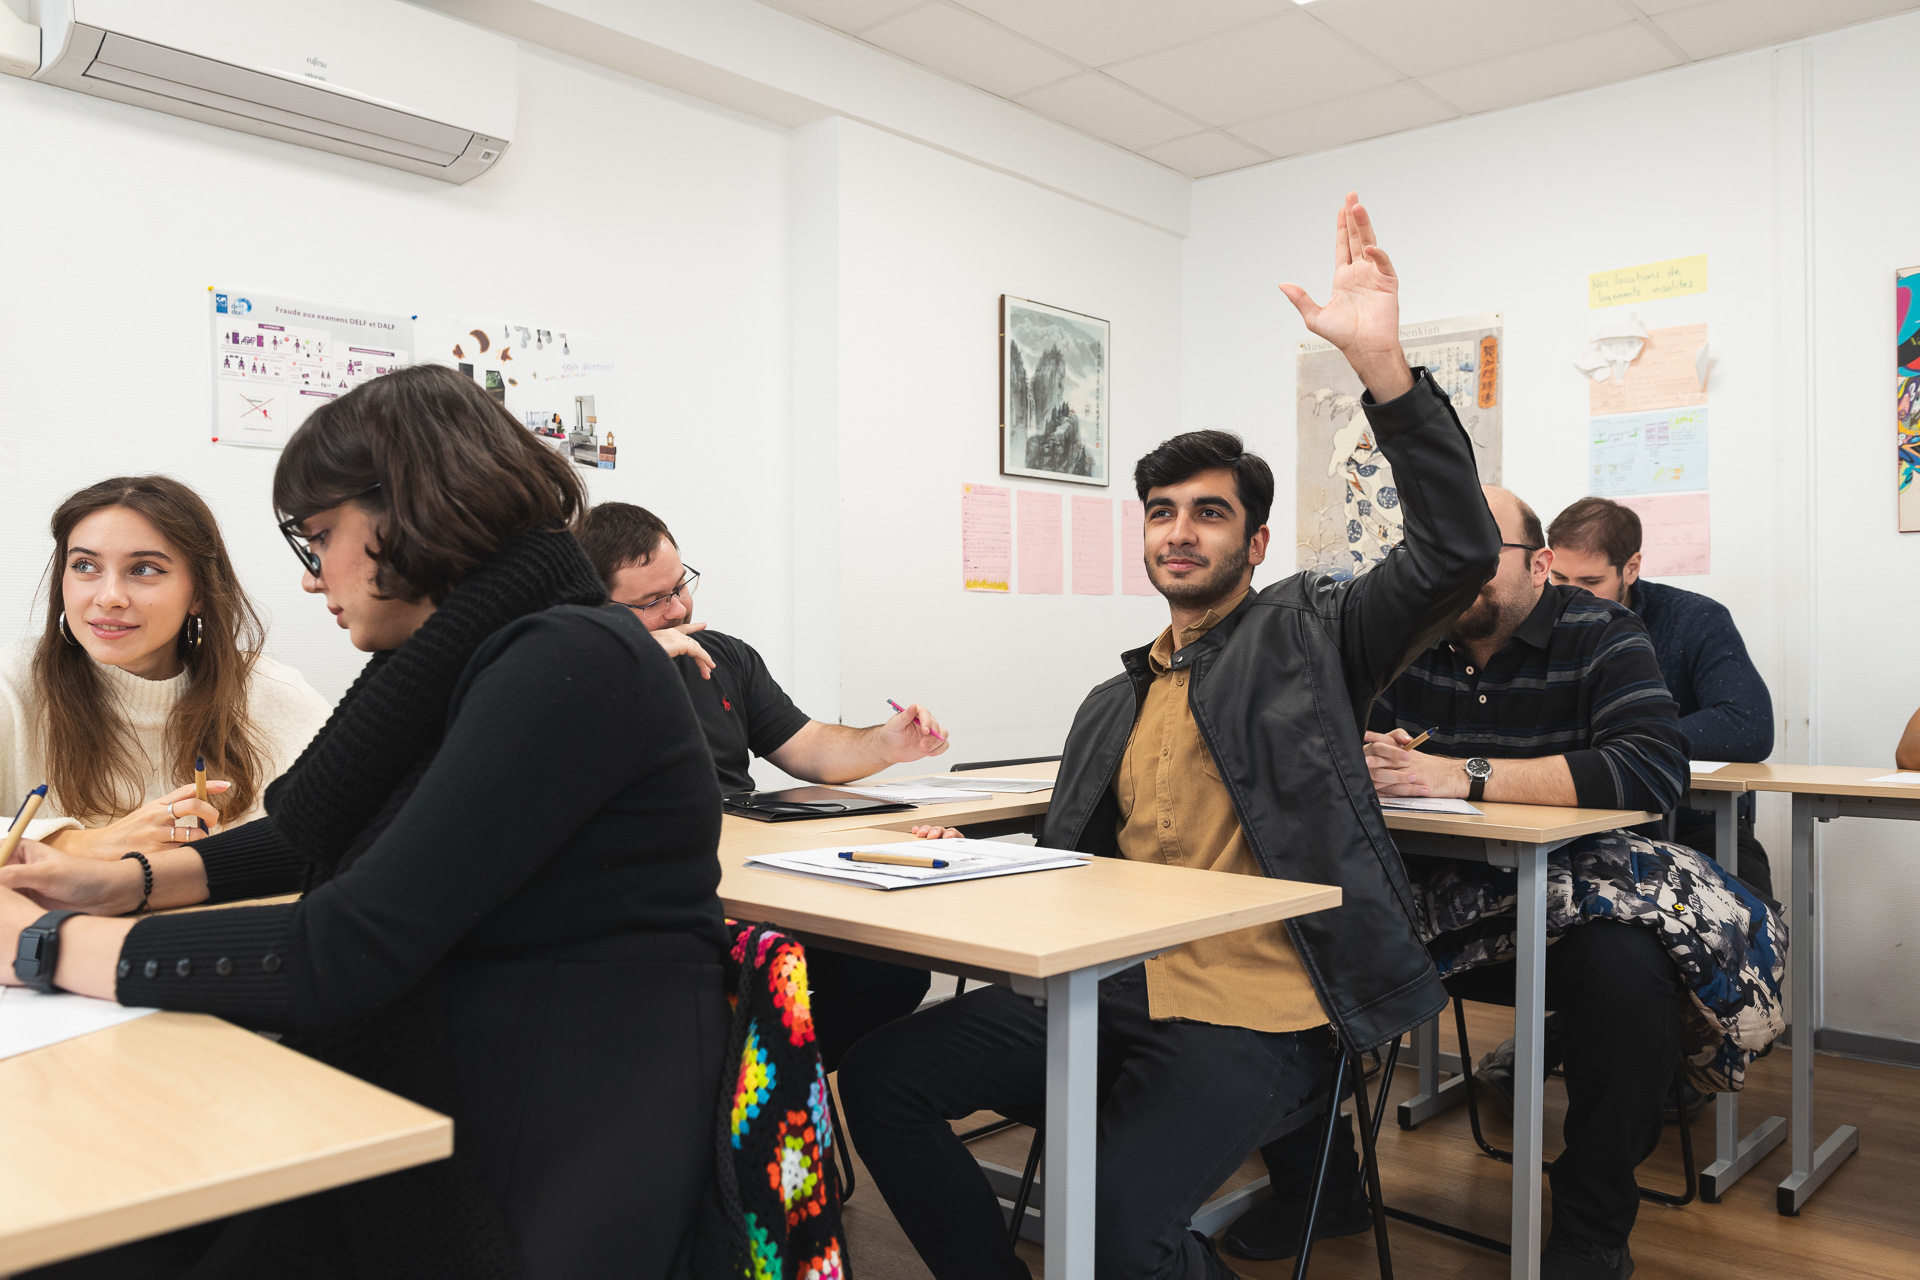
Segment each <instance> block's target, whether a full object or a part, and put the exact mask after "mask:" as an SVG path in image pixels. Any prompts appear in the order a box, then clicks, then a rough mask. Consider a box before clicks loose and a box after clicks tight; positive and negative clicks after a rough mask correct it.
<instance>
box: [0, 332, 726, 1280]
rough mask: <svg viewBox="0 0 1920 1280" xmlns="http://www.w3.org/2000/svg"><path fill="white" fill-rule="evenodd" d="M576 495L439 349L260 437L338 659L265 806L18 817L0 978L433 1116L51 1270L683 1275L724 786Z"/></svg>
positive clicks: (201, 1277)
mask: <svg viewBox="0 0 1920 1280" xmlns="http://www.w3.org/2000/svg"><path fill="white" fill-rule="evenodd" d="M585 497H586V494H585V490H584V489H583V488H582V486H581V483H580V479H579V476H578V474H577V472H576V469H575V468H574V466H573V465H572V464H571V463H570V462H568V461H567V460H566V459H565V458H562V457H560V456H559V455H558V454H556V453H554V452H553V451H552V450H550V449H548V448H547V447H546V446H545V445H543V444H541V443H540V442H539V441H538V440H536V439H535V438H534V436H533V434H532V433H531V432H529V431H528V430H527V429H526V428H525V427H524V426H522V425H521V424H520V423H519V422H518V421H516V420H515V419H514V418H513V416H512V415H510V414H509V413H507V412H506V410H505V409H504V408H503V407H501V405H500V404H499V403H498V402H496V401H495V400H493V399H492V398H491V397H489V396H488V395H487V394H486V393H485V392H484V391H482V390H481V389H480V388H479V387H478V386H477V385H475V384H474V382H473V381H472V380H471V379H469V378H463V377H461V376H460V375H459V374H457V373H454V372H453V371H452V370H450V369H444V368H440V367H438V366H431V365H422V366H417V367H414V368H408V369H401V370H399V371H397V372H395V373H390V374H387V375H386V376H384V377H380V378H375V379H373V380H372V381H370V382H367V383H364V384H363V385H361V386H359V387H356V388H354V389H353V390H352V391H349V392H348V393H347V394H345V395H343V396H341V397H340V398H339V399H338V400H333V401H330V402H329V403H327V404H326V405H324V406H322V407H321V408H320V409H318V410H316V411H315V412H314V414H313V416H312V417H310V418H308V419H307V421H306V422H305V423H304V424H303V425H302V426H301V428H300V429H299V430H298V431H296V432H295V433H294V435H293V437H292V438H291V439H290V440H288V441H287V447H286V450H285V452H283V453H282V454H281V456H280V461H279V465H278V466H277V468H276V469H275V471H274V485H273V501H274V506H275V507H276V508H277V509H278V510H279V513H280V515H281V516H282V517H283V521H284V522H283V524H282V525H281V528H282V530H283V531H284V532H285V534H286V536H287V540H288V542H290V543H291V544H292V549H293V552H294V554H295V555H296V556H297V557H298V558H299V561H300V565H301V570H302V573H303V578H302V586H303V587H304V588H305V589H306V590H307V591H309V592H311V593H313V594H315V595H317V596H321V597H323V598H324V599H325V601H326V605H327V609H328V612H330V613H331V614H333V616H334V617H335V618H336V619H337V620H338V622H339V625H340V626H341V627H342V628H344V629H345V631H346V633H347V638H348V639H349V640H350V641H351V642H352V644H353V646H354V647H355V648H357V649H359V650H361V651H362V652H364V653H367V654H369V655H370V656H369V658H368V661H367V664H366V667H365V668H364V669H363V670H362V672H361V674H360V676H359V678H358V679H356V680H355V681H354V683H353V687H352V688H351V689H349V690H348V691H347V693H346V696H345V697H344V698H342V699H341V702H340V706H339V709H338V710H337V711H335V712H334V714H333V717H332V718H331V719H330V720H329V721H328V722H327V725H326V727H325V728H324V729H322V730H321V731H320V734H319V736H317V737H316V738H315V739H314V740H313V742H312V744H311V745H309V746H308V747H307V749H306V751H305V752H304V753H303V754H302V755H301V757H300V759H299V761H298V762H296V763H295V764H294V765H293V767H292V768H291V769H289V770H288V771H287V773H286V775H285V776H284V777H282V778H280V779H279V780H278V781H276V782H275V783H274V784H273V785H272V786H271V787H269V788H268V789H267V799H266V807H267V814H266V816H265V817H264V818H262V819H260V820H259V821H258V822H251V823H248V824H247V825H245V826H243V827H239V828H236V829H234V830H230V831H225V832H222V833H220V834H218V835H215V836H212V837H210V838H208V839H206V840H200V841H195V842H194V843H192V844H188V845H182V846H180V847H179V848H176V849H172V850H168V851H164V852H162V853H159V854H157V855H154V856H153V857H152V858H150V859H149V861H150V863H151V880H148V878H147V877H146V875H145V874H143V869H142V868H140V867H138V866H136V865H135V864H134V863H132V862H97V861H89V860H86V859H81V858H73V857H67V856H65V855H63V854H61V853H59V852H57V851H54V850H49V849H47V848H46V846H44V845H40V844H22V845H21V856H20V857H19V858H16V859H15V861H14V862H13V864H12V865H10V866H6V867H0V957H4V956H7V955H13V954H18V946H19V943H20V939H21V935H22V933H23V932H25V931H32V939H31V940H30V941H31V943H32V946H33V947H34V948H37V949H35V950H33V955H34V956H35V957H36V959H35V960H34V962H33V964H32V965H30V966H26V967H23V966H22V964H20V963H16V964H15V966H14V968H13V970H12V972H10V973H5V972H0V981H8V982H28V983H31V984H32V985H33V986H35V987H36V988H40V989H47V988H49V987H51V986H58V987H61V988H64V989H66V990H68V991H77V992H80V993H81V994H84V995H90V996H96V997H99V998H102V999H117V1000H119V1001H120V1002H121V1003H123V1004H130V1005H146V1006H149V1007H158V1008H164V1009H182V1010H195V1011H201V1012H207V1013H217V1014H219V1015H221V1016H223V1017H226V1018H230V1019H232V1020H234V1021H236V1022H239V1023H241V1024H242V1025H244V1026H249V1027H255V1028H259V1029H263V1030H274V1031H280V1032H283V1033H284V1034H285V1036H286V1040H285V1043H286V1044H288V1045H289V1046H291V1047H294V1048H297V1049H299V1050H301V1051H302V1052H304V1053H307V1054H309V1055H311V1056H313V1057H316V1058H319V1059H320V1060H322V1061H324V1062H328V1063H331V1064H332V1065H334V1066H336V1067H338V1068H340V1069H342V1070H344V1071H349V1072H351V1073H353V1074H355V1075H357V1076H360V1077H361V1078H362V1079H366V1080H369V1081H371V1082H373V1083H374V1084H377V1085H379V1086H381V1087H383V1088H386V1089H389V1090H392V1091H394V1092H396V1093H399V1094H402V1095H404V1096H406V1097H408V1098H412V1099H414V1100H415V1101H417V1102H420V1103H421V1104H423V1105H425V1106H428V1107H432V1108H433V1109H435V1110H437V1111H442V1112H446V1113H449V1114H451V1115H452V1116H453V1119H454V1131H455V1133H457V1134H458V1135H459V1138H458V1141H457V1142H456V1144H455V1147H454V1152H453V1156H452V1158H450V1159H448V1160H446V1161H443V1162H440V1163H437V1164H430V1165H425V1166H423V1167H421V1168H418V1169H412V1170H408V1171H407V1172H405V1173H401V1174H396V1175H394V1176H392V1177H389V1178H380V1179H375V1180H373V1181H371V1182H364V1183H359V1184H356V1185H353V1186H348V1187H343V1188H341V1189H339V1190H337V1191H332V1192H328V1193H325V1194H324V1195H319V1196H311V1197H308V1198H306V1199H303V1200H297V1201H292V1202H289V1203H287V1204H283V1205H276V1206H274V1207H272V1208H269V1209H264V1210H261V1211H259V1212H257V1213H253V1214H249V1215H246V1216H244V1217H242V1218H239V1219H234V1220H231V1221H229V1222H226V1223H223V1224H215V1225H214V1226H211V1227H209V1228H196V1229H195V1231H196V1232H198V1233H199V1234H198V1235H195V1234H193V1233H185V1234H182V1235H181V1236H179V1237H175V1238H171V1239H166V1240H161V1241H154V1242H145V1243H143V1244H142V1245H134V1246H126V1247H125V1248H124V1249H122V1250H110V1251H108V1252H106V1253H103V1254H100V1255H96V1256H95V1257H93V1258H90V1259H76V1260H74V1261H72V1262H69V1263H61V1264H58V1265H56V1266H55V1267H53V1268H49V1269H48V1271H47V1275H48V1276H50V1277H51V1276H60V1277H63V1278H64V1277H79V1276H87V1277H98V1276H141V1277H155V1276H165V1275H179V1274H181V1273H182V1272H183V1271H184V1270H185V1267H173V1268H172V1269H169V1268H168V1267H167V1266H165V1265H163V1262H164V1259H165V1258H166V1257H167V1256H169V1255H170V1256H172V1257H173V1258H174V1259H175V1260H176V1261H179V1260H180V1259H181V1257H182V1255H183V1254H184V1255H186V1256H193V1255H194V1254H195V1253H196V1252H198V1253H200V1254H202V1255H203V1256H202V1257H201V1261H200V1264H199V1265H198V1267H197V1269H194V1270H193V1271H192V1275H193V1278H194V1280H212V1278H213V1277H216V1276H217V1277H221V1278H223V1280H224V1278H225V1277H230V1276H231V1277H246V1278H247V1280H251V1278H252V1277H256V1276H286V1275H300V1276H309V1277H328V1278H333V1277H339V1278H342V1280H345V1278H346V1277H360V1276H367V1277H379V1276H407V1277H435V1276H458V1277H462V1278H463V1280H465V1278H467V1277H474V1278H482V1280H483V1278H485V1277H495V1276H513V1275H517V1276H520V1277H522V1278H523V1280H614V1278H615V1277H618V1278H619V1280H665V1278H666V1277H668V1276H674V1275H680V1274H684V1267H685V1265H686V1263H687V1261H688V1252H687V1251H688V1250H689V1248H690V1247H691V1245H692V1240H693V1228H694V1223H695V1220H696V1217H697V1215H698V1214H699V1212H700V1210H701V1208H702V1206H703V1204H707V1203H710V1202H709V1201H708V1199H707V1197H708V1194H709V1190H710V1188H711V1187H712V1185H713V1175H714V1171H715V1168H716V1161H715V1159H714V1137H713V1135H714V1120H715V1116H716V1114H717V1111H716V1108H717V1106H718V1103H719V1096H720V1066H721V1061H722V1059H723V1058H724V1057H725V1047H726V1039H727V1029H728V1016H729V1015H728V1009H727V1000H726V994H725V980H724V969H723V967H722V963H723V960H724V957H725V954H726V949H727V947H728V945H729V943H728V938H727V934H726V932H725V928H724V924H723V920H722V915H721V908H720V899H719V897H718V894H717V892H716V890H717V888H718V886H719V883H720V863H719V859H718V858H717V856H716V848H717V844H718V841H719V836H720V785H719V783H718V781H717V780H716V779H715V777H714V772H713V759H712V757H711V756H710V755H709V754H708V752H707V745H706V740H705V739H704V738H703V737H702V736H701V733H700V728H699V723H698V722H697V721H696V720H695V718H694V713H693V706H692V704H691V703H690V702H688V701H687V693H686V690H685V688H684V687H682V685H681V683H680V675H679V673H678V672H677V671H676V670H675V669H674V666H673V662H672V660H671V659H669V658H668V657H667V655H666V652H665V651H664V650H662V649H661V647H660V645H659V644H658V643H657V642H656V641H655V640H654V639H653V637H652V635H651V634H649V633H648V631H647V629H646V627H645V625H644V624H642V623H641V621H640V620H639V618H637V617H636V616H635V615H634V613H633V611H632V610H630V609H625V608H622V607H620V606H618V605H609V604H607V603H606V588H605V586H604V585H602V583H601V581H600V575H599V574H597V573H596V572H595V571H594V568H593V564H592V562H591V561H589V560H588V559H587V557H586V554H585V552H583V551H582V550H581V549H580V545H579V543H577V542H576V541H575V540H574V536H573V531H574V530H575V529H577V528H578V527H579V524H580V518H581V515H582V511H583V507H584V505H585ZM556 760H560V761H564V762H565V767H563V768H558V769H556V768H555V767H554V762H555V761H556ZM300 891H304V892H303V893H302V896H301V897H300V899H299V900H298V901H297V902H286V903H272V904H247V905H236V906H231V907H228V908H227V909H226V910H221V911H186V912H182V911H163V912H160V913H159V914H155V915H149V916H142V917H139V918H138V919H126V918H121V919H113V918H110V917H113V916H124V914H125V913H127V912H129V911H131V910H133V909H134V908H135V907H136V906H137V905H139V904H140V903H141V902H142V901H143V900H145V901H148V902H150V903H151V905H152V906H154V907H156V908H162V907H172V906H185V905H188V904H191V903H196V902H229V903H231V902H236V901H239V900H242V899H249V898H262V897H266V896H269V895H275V894H285V893H294V892H300ZM29 895H31V896H29ZM49 908H51V910H49ZM73 910H79V911H84V912H86V913H87V914H85V915H79V916H73V917H71V918H69V917H68V916H67V915H66V914H64V913H65V912H68V911H73ZM41 939H45V941H46V946H45V947H44V948H42V947H41V945H40V940H41Z"/></svg>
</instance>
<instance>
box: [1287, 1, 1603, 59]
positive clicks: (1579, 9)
mask: <svg viewBox="0 0 1920 1280" xmlns="http://www.w3.org/2000/svg"><path fill="white" fill-rule="evenodd" d="M1309 12H1310V13H1311V15H1312V16H1313V17H1314V18H1315V19H1316V20H1318V21H1320V22H1324V23H1326V24H1327V25H1328V26H1330V27H1332V28H1333V29H1334V30H1336V31H1338V32H1340V33H1341V34H1342V35H1344V36H1346V37H1347V38H1348V39H1350V40H1352V41H1353V42H1354V43H1355V44H1358V45H1361V46H1362V47H1364V48H1365V49H1366V50H1367V51H1368V52H1369V53H1372V54H1375V55H1376V56H1378V57H1379V58H1380V60H1381V61H1383V62H1385V63H1387V65H1389V66H1391V67H1393V68H1394V69H1395V70H1397V71H1399V72H1401V73H1402V74H1405V75H1409V76H1416V77H1418V76H1429V75H1434V74H1435V73H1437V72H1441V71H1449V70H1452V69H1453V68H1454V67H1464V66H1469V65H1472V64H1473V63H1477V62H1486V61H1489V60H1491V59H1493V58H1498V57H1502V56H1504V55H1506V54H1509V53H1518V52H1519V51H1520V50H1522V49H1531V48H1534V47H1535V46H1537V45H1543V44H1553V43H1555V42H1557V41H1560V40H1567V39H1571V38H1572V37H1574V36H1580V35H1585V34H1587V33H1588V32H1590V31H1600V30H1603V29H1605V28H1607V27H1617V26H1619V25H1620V24H1621V23H1622V22H1623V21H1625V20H1626V19H1627V18H1628V16H1629V15H1628V14H1627V13H1626V11H1625V10H1623V9H1622V8H1621V7H1620V5H1619V4H1618V3H1616V0H1552V2H1551V3H1544V4H1543V3H1542V2H1541V0H1448V2H1447V3H1446V4H1435V3H1433V0H1337V2H1334V3H1326V4H1320V5H1316V6H1314V7H1313V8H1312V9H1311V10H1309Z"/></svg>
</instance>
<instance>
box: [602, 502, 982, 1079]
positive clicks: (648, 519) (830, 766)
mask: <svg viewBox="0 0 1920 1280" xmlns="http://www.w3.org/2000/svg"><path fill="white" fill-rule="evenodd" d="M580 543H581V546H582V547H584V548H585V549H586V553H587V558H588V559H590V560H592V561H593V567H594V568H595V569H597V570H599V573H600V577H601V579H602V580H603V581H604V582H605V583H606V584H607V591H608V593H609V594H610V595H611V596H612V598H613V602H614V603H615V604H623V605H625V606H627V607H628V608H629V609H632V610H633V611H634V613H635V614H637V615H638V616H639V618H640V621H641V622H643V623H645V624H646V627H647V630H649V631H651V632H652V633H653V638H654V639H655V640H658V641H659V642H660V646H661V647H662V648H663V649H665V650H666V651H667V652H668V653H669V654H671V655H672V656H673V660H674V665H675V666H676V667H678V668H679V669H680V679H681V681H682V682H683V683H684V684H685V685H686V687H687V694H688V696H689V697H691V698H692V699H693V709H694V713H695V714H696V715H697V716H698V717H699V720H700V728H701V731H702V732H704V733H705V734H706V737H707V749H708V750H709V751H711V752H712V753H713V767H714V770H715V772H717V773H718V774H719V775H720V793H721V794H722V795H730V794H732V793H733V792H736V791H751V790H753V775H752V774H751V773H749V772H748V764H749V753H751V754H752V755H757V756H760V757H762V758H763V759H767V760H771V761H772V762H773V763H774V764H775V765H776V766H778V767H779V768H780V769H781V770H783V771H785V772H787V773H790V774H792V775H793V776H794V777H796V778H805V779H806V780H807V781H809V782H825V783H835V782H852V781H853V780H854V779H856V778H864V777H866V776H867V775H868V774H873V773H878V772H879V771H880V770H882V769H884V768H886V767H887V766H888V765H890V764H904V763H906V762H908V761H912V760H921V759H925V758H926V757H928V756H937V755H939V754H941V753H942V752H944V751H945V750H946V749H947V739H946V730H944V729H942V728H941V727H940V722H939V721H938V720H936V719H935V718H934V716H933V713H932V712H931V711H929V710H927V709H926V708H925V707H922V706H919V705H918V704H915V705H912V706H909V707H907V708H906V710H904V711H902V712H900V713H899V714H898V715H896V716H894V717H893V718H892V719H891V720H887V721H885V722H884V723H881V724H877V725H873V726H871V727H870V728H865V729H852V728H848V727H847V726H845V725H838V724H823V723H822V722H820V721H818V720H814V719H810V718H809V717H808V716H807V714H806V712H804V711H802V710H800V708H798V707H796V706H794V705H793V699H791V698H789V697H788V696H787V693H786V690H784V689H782V688H781V687H780V685H779V682H777V681H776V680H775V679H774V678H773V675H772V673H770V672H769V671H768V670H767V664H766V662H765V660H764V659H762V658H761V657H760V655H759V653H757V652H756V651H755V650H754V648H753V646H752V645H750V644H748V643H747V642H746V641H744V640H741V639H738V638H736V637H734V636H730V635H726V634H724V633H722V632H719V631H710V630H708V629H707V628H706V624H704V623H698V622H695V621H694V620H693V595H694V591H695V589H696V588H697V585H698V583H699V580H700V575H699V574H698V573H697V572H695V571H694V570H692V569H689V568H687V567H686V565H685V564H684V563H683V562H682V561H681V559H680V546H679V544H678V543H677V542H675V541H674V537H673V534H672V533H670V532H669V531H668V530H667V526H666V524H665V523H664V522H663V521H662V520H661V519H660V517H658V516H656V515H654V514H653V513H652V512H651V511H648V510H647V509H646V508H645V507H636V506H633V505H632V504H630V503H625V502H603V503H601V504H600V505H598V506H596V507H595V508H594V509H593V510H592V511H591V512H589V513H588V514H587V528H586V533H585V534H584V535H583V536H582V538H581V540H580ZM696 636H697V637H698V638H697V639H696V638H695V637H696ZM808 977H809V980H810V982H811V984H812V986H813V988H814V1000H813V1012H814V1028H815V1031H816V1033H817V1034H818V1036H819V1039H820V1056H821V1058H822V1059H823V1060H824V1061H825V1063H826V1066H827V1070H829V1071H832V1070H834V1069H835V1068H836V1067H837V1066H838V1065H839V1061H840V1056H841V1054H843V1053H844V1052H846V1050H847V1049H848V1048H850V1047H852V1045H853V1043H854V1041H856V1040H858V1039H859V1038H860V1037H861V1036H863V1035H865V1034H866V1033H867V1032H868V1031H871V1030H872V1029H873V1028H874V1027H877V1026H880V1025H881V1024H883V1023H886V1022H891V1021H892V1020H893V1019H895V1018H900V1017H905V1016H906V1015H907V1014H909V1013H912V1012H913V1011H914V1009H916V1008H917V1007H919V1004H920V1001H921V1000H922V999H923V998H924V997H925V996H926V994H927V985H928V983H929V982H930V981H931V980H932V977H931V975H930V974H929V973H928V972H927V971H926V970H925V969H909V968H907V967H905V966H904V965H897V964H887V963H884V962H882V961H877V960H862V959H859V958H857V957H854V956H849V955H845V954H842V953H839V952H834V951H828V950H825V949H824V948H820V949H815V950H813V951H811V952H810V953H809V954H808Z"/></svg>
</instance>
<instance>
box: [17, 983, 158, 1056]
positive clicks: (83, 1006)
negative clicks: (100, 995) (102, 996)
mask: <svg viewBox="0 0 1920 1280" xmlns="http://www.w3.org/2000/svg"><path fill="white" fill-rule="evenodd" d="M158 1012H159V1010H158V1009H139V1008H133V1009H130V1008H128V1007H127V1006H125V1005H120V1004H115V1003H114V1002H113V1001H111V1000H95V999H92V998H91V997H89V996H76V995H69V994H68V993H66V992H64V991H56V992H54V993H53V994H51V995H41V994H40V993H39V992H38V991H29V990H27V989H26V988H25V987H0V1058H11V1057H12V1056H13V1055H14V1054H16V1053H26V1052H27V1051H28V1050H30V1049H44V1048H46V1047H47V1046H48V1045H50V1044H59V1043H60V1042H61V1041H62V1040H71V1039H73V1038H74V1037H75V1036H84V1035H89V1034H91V1033H92V1032H95V1031H105V1030H106V1029H107V1028H108V1027H117V1026H119V1025H120V1024H121V1023H123V1022H132V1021H133V1020H134V1019H135V1018H144V1017H146V1016H147V1015H148V1014H150V1013H158Z"/></svg>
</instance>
